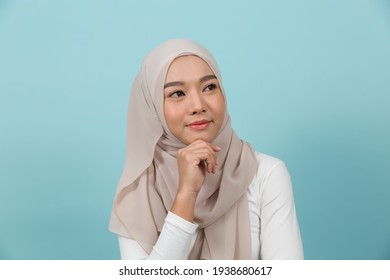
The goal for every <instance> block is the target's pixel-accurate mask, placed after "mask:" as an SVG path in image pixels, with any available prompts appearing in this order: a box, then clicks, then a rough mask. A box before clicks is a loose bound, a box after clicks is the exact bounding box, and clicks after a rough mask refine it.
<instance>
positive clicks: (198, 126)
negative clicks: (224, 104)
mask: <svg viewBox="0 0 390 280" xmlns="http://www.w3.org/2000/svg"><path fill="white" fill-rule="evenodd" d="M210 123H211V121H198V122H193V123H190V124H187V125H186V126H187V127H189V128H192V129H196V130H202V129H205V128H207V127H208V126H209V125H210Z"/></svg>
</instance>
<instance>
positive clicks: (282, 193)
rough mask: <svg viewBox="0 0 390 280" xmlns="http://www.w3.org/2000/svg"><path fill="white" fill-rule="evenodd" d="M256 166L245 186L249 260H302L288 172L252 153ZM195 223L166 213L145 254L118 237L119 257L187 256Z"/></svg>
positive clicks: (278, 163)
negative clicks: (150, 250)
mask: <svg viewBox="0 0 390 280" xmlns="http://www.w3.org/2000/svg"><path fill="white" fill-rule="evenodd" d="M256 157H257V160H258V162H259V169H258V171H257V174H256V175H255V177H254V178H253V180H252V182H251V184H250V185H249V187H248V206H249V216H250V227H251V238H252V239H251V241H252V259H267V260H270V259H279V260H280V259H303V248H302V242H301V235H300V231H299V226H298V220H297V217H296V213H295V204H294V197H293V191H292V186H291V180H290V175H289V173H288V171H287V169H286V166H285V165H284V163H283V162H282V161H281V160H279V159H277V158H274V157H271V156H268V155H265V154H261V153H256ZM197 229H198V225H197V224H194V223H191V222H188V221H187V220H184V219H182V218H181V217H179V216H177V215H175V214H173V213H171V212H168V215H167V217H166V218H165V223H164V225H163V228H162V230H161V233H160V236H159V238H158V240H157V242H156V244H155V246H154V247H153V250H152V252H151V254H150V255H148V254H147V253H146V252H145V251H144V250H143V248H142V247H141V246H140V245H139V244H138V243H137V241H135V240H132V239H128V238H125V237H122V236H119V246H120V252H121V258H122V259H154V260H161V259H171V260H178V259H187V258H188V256H189V254H190V252H191V249H192V247H193V245H194V242H195V239H196V235H197Z"/></svg>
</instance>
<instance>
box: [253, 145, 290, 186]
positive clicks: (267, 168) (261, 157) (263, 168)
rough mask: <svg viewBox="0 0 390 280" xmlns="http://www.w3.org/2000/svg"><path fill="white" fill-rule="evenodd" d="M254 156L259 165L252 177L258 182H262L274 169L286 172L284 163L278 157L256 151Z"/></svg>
mask: <svg viewBox="0 0 390 280" xmlns="http://www.w3.org/2000/svg"><path fill="white" fill-rule="evenodd" d="M256 158H257V161H258V163H259V167H258V169H257V173H256V175H255V177H254V180H257V181H258V182H259V183H261V182H263V183H264V182H265V181H266V180H267V179H269V177H270V176H272V175H273V174H274V173H275V172H276V171H279V172H284V173H287V174H288V172H287V168H286V165H285V163H284V162H283V161H282V160H280V159H279V158H276V157H273V156H270V155H266V154H263V153H260V152H256Z"/></svg>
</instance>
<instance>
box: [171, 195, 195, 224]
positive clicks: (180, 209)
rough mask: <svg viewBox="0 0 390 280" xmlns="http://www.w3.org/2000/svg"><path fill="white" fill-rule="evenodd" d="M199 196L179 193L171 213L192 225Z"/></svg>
mask: <svg viewBox="0 0 390 280" xmlns="http://www.w3.org/2000/svg"><path fill="white" fill-rule="evenodd" d="M197 196H198V193H197V192H188V191H178V192H177V194H176V197H175V200H174V201H173V204H172V208H171V212H172V213H174V214H176V215H177V216H179V217H181V218H183V219H185V220H187V221H189V222H191V223H192V222H193V220H194V209H195V202H196V198H197Z"/></svg>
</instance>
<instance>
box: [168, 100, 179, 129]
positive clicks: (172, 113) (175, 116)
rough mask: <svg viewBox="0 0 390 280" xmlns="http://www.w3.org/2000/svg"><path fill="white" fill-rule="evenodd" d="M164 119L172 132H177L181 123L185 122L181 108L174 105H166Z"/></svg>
mask: <svg viewBox="0 0 390 280" xmlns="http://www.w3.org/2000/svg"><path fill="white" fill-rule="evenodd" d="M164 117H165V121H166V122H167V124H168V127H169V129H170V130H175V128H176V126H177V125H179V123H180V121H181V120H183V113H182V110H181V109H180V107H179V106H174V104H169V103H168V104H165V105H164Z"/></svg>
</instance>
